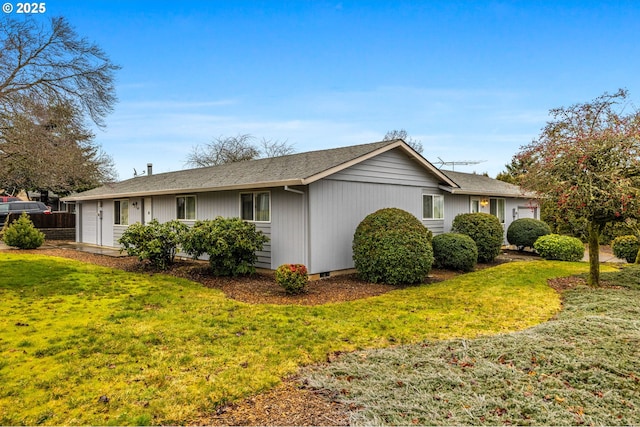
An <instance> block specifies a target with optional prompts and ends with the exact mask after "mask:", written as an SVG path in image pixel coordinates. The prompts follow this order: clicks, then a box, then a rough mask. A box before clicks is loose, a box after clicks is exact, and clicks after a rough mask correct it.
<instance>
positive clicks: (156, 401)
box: [0, 253, 587, 425]
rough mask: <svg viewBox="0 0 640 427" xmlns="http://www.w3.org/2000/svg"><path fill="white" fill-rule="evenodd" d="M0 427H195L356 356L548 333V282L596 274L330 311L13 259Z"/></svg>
mask: <svg viewBox="0 0 640 427" xmlns="http://www.w3.org/2000/svg"><path fill="white" fill-rule="evenodd" d="M0 267H1V268H2V274H1V275H0V309H1V312H2V316H1V318H0V352H1V353H2V359H1V360H0V384H1V385H2V386H1V387H0V424H3V425H7V424H31V425H33V424H118V425H119V424H185V423H189V422H190V421H192V420H194V419H196V418H197V417H198V416H200V415H202V414H205V413H210V412H212V411H213V410H215V408H216V407H217V406H219V405H221V404H224V403H226V402H228V401H231V400H234V399H237V398H240V397H243V396H247V395H249V394H253V393H257V392H260V391H262V390H265V389H268V388H270V387H273V386H274V385H276V384H277V383H279V381H280V379H281V378H282V377H284V376H286V375H288V374H291V373H294V372H296V371H297V369H298V368H299V367H300V366H302V365H307V364H310V363H314V362H318V361H323V360H325V359H326V356H327V354H328V353H330V352H333V351H349V350H356V349H366V348H375V347H387V346H389V345H392V344H393V345H395V344H409V343H417V342H421V341H423V340H435V339H447V338H452V337H458V338H473V337H478V336H482V335H490V334H496V333H500V332H509V331H516V330H522V329H525V328H528V327H530V326H532V325H535V324H538V323H540V322H543V321H545V320H547V319H549V318H550V317H552V316H553V315H554V314H556V313H557V312H558V310H559V308H560V300H559V297H558V295H557V294H556V293H555V291H553V290H552V289H550V288H549V287H548V286H546V279H547V278H549V277H555V276H564V275H570V274H574V273H577V272H583V271H586V270H587V265H586V264H571V263H559V262H527V263H513V264H506V265H501V266H499V267H495V268H492V269H488V270H482V271H478V272H475V273H471V274H467V275H463V276H459V277H457V278H456V279H453V280H450V281H447V282H442V283H438V284H433V285H423V286H416V287H412V288H408V289H404V290H398V291H394V292H391V293H388V294H386V295H383V296H379V297H374V298H368V299H364V300H359V301H353V302H347V303H339V304H327V305H323V306H316V307H308V306H295V305H290V306H276V305H249V304H243V303H239V302H236V301H233V300H229V299H227V298H225V296H224V295H223V294H222V293H221V292H219V291H217V290H212V289H208V288H204V287H202V286H200V285H199V284H197V283H194V282H190V281H187V280H182V279H176V278H174V277H170V276H165V275H160V274H158V275H145V274H132V273H126V272H123V271H119V270H113V269H107V268H103V267H98V266H94V265H88V264H82V263H79V262H76V261H71V260H66V259H61V258H53V257H44V256H35V255H22V254H17V253H3V254H0Z"/></svg>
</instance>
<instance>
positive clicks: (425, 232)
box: [352, 208, 433, 285]
mask: <svg viewBox="0 0 640 427" xmlns="http://www.w3.org/2000/svg"><path fill="white" fill-rule="evenodd" d="M431 236H432V233H431V231H429V229H427V227H425V226H424V225H422V223H421V222H420V221H419V220H418V219H417V218H416V217H415V216H413V215H412V214H410V213H409V212H406V211H404V210H402V209H397V208H385V209H380V210H378V211H376V212H373V213H371V214H369V215H368V216H367V217H366V218H364V219H363V220H362V222H360V224H359V225H358V227H357V228H356V232H355V234H354V236H353V246H352V248H353V260H354V263H355V268H356V269H357V271H358V275H359V276H360V278H362V279H363V280H366V281H369V282H373V283H379V282H382V283H389V284H392V285H396V284H401V283H418V282H421V281H423V280H424V279H425V278H426V277H427V275H428V274H429V271H430V270H431V266H432V265H433V248H432V247H431Z"/></svg>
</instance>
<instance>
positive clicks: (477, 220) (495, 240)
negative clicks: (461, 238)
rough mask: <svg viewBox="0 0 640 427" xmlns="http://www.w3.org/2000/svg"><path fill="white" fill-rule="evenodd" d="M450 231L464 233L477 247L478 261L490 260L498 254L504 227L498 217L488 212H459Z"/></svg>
mask: <svg viewBox="0 0 640 427" xmlns="http://www.w3.org/2000/svg"><path fill="white" fill-rule="evenodd" d="M451 231H452V232H454V233H460V234H466V235H467V236H469V237H471V238H472V239H473V241H474V242H476V246H477V247H478V262H491V261H493V260H494V259H496V257H497V256H498V255H499V254H500V249H501V248H502V241H503V237H504V228H503V227H502V224H500V221H499V220H498V217H496V216H493V215H490V214H488V213H482V212H478V213H467V214H459V215H457V216H456V217H455V218H454V219H453V223H452V225H451Z"/></svg>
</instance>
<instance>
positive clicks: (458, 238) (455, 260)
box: [431, 233, 478, 271]
mask: <svg viewBox="0 0 640 427" xmlns="http://www.w3.org/2000/svg"><path fill="white" fill-rule="evenodd" d="M431 244H432V245H433V257H434V260H435V265H436V266H437V267H439V268H447V269H452V270H461V271H471V270H473V268H474V267H475V266H476V263H477V262H478V247H477V246H476V242H474V241H473V239H472V238H471V237H469V236H467V235H466V234H460V233H445V234H439V235H437V236H434V237H433V240H432V241H431Z"/></svg>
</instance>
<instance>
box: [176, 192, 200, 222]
mask: <svg viewBox="0 0 640 427" xmlns="http://www.w3.org/2000/svg"><path fill="white" fill-rule="evenodd" d="M176 218H178V219H184V220H194V219H196V196H178V197H176Z"/></svg>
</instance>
